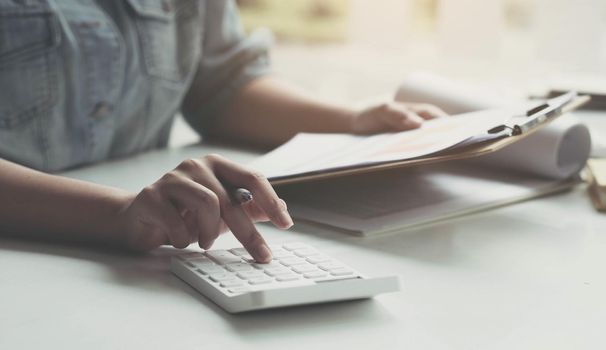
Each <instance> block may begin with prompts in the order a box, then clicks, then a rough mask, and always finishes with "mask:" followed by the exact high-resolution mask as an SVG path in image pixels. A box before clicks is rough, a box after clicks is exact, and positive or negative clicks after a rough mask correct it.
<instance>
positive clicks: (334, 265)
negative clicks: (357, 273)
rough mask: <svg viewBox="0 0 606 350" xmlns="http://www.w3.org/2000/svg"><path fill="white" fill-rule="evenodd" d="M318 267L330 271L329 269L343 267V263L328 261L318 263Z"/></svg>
mask: <svg viewBox="0 0 606 350" xmlns="http://www.w3.org/2000/svg"><path fill="white" fill-rule="evenodd" d="M318 267H319V268H321V269H322V270H324V271H331V270H335V269H341V268H343V265H341V264H338V263H335V262H328V263H323V264H320V265H318Z"/></svg>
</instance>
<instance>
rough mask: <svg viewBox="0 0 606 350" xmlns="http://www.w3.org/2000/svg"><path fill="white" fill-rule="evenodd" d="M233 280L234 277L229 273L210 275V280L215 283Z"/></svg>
mask: <svg viewBox="0 0 606 350" xmlns="http://www.w3.org/2000/svg"><path fill="white" fill-rule="evenodd" d="M233 278H234V275H232V274H231V273H216V274H212V275H210V279H211V280H213V281H215V282H221V281H226V280H231V279H233Z"/></svg>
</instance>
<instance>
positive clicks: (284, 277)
mask: <svg viewBox="0 0 606 350" xmlns="http://www.w3.org/2000/svg"><path fill="white" fill-rule="evenodd" d="M300 278H301V277H299V276H297V275H295V274H292V273H291V274H289V275H280V276H278V277H276V280H277V281H279V282H289V281H296V280H298V279H300Z"/></svg>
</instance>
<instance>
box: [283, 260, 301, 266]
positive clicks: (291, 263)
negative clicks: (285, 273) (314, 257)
mask: <svg viewBox="0 0 606 350" xmlns="http://www.w3.org/2000/svg"><path fill="white" fill-rule="evenodd" d="M280 264H282V265H284V266H294V265H300V264H306V262H305V260H303V259H301V258H286V259H282V260H280Z"/></svg>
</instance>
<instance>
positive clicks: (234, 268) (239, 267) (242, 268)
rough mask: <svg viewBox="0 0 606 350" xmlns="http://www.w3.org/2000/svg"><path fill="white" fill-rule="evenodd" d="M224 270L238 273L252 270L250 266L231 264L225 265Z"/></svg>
mask: <svg viewBox="0 0 606 350" xmlns="http://www.w3.org/2000/svg"><path fill="white" fill-rule="evenodd" d="M225 268H226V269H227V270H228V271H231V272H239V271H250V270H252V269H253V267H252V266H250V265H249V264H246V263H233V264H227V265H225Z"/></svg>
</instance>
